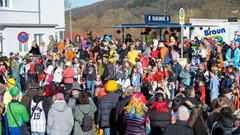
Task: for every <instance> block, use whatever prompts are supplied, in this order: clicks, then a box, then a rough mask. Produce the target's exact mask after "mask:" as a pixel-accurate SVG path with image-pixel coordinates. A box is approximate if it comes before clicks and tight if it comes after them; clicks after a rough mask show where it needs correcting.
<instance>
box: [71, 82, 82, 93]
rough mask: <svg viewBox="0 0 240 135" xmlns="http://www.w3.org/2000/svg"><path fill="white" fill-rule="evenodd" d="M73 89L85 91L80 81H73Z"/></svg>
mask: <svg viewBox="0 0 240 135" xmlns="http://www.w3.org/2000/svg"><path fill="white" fill-rule="evenodd" d="M72 90H78V91H83V90H84V88H83V85H80V84H79V83H77V82H74V83H73V86H72Z"/></svg>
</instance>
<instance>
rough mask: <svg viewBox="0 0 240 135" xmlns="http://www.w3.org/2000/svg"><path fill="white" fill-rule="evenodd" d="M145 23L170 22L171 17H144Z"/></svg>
mask: <svg viewBox="0 0 240 135" xmlns="http://www.w3.org/2000/svg"><path fill="white" fill-rule="evenodd" d="M144 22H145V23H163V22H170V16H168V15H144Z"/></svg>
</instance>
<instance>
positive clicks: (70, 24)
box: [69, 1, 72, 41]
mask: <svg viewBox="0 0 240 135" xmlns="http://www.w3.org/2000/svg"><path fill="white" fill-rule="evenodd" d="M69 31H70V40H71V41H72V3H71V1H70V10H69Z"/></svg>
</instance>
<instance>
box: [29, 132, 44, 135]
mask: <svg viewBox="0 0 240 135" xmlns="http://www.w3.org/2000/svg"><path fill="white" fill-rule="evenodd" d="M31 135H45V132H32V133H31Z"/></svg>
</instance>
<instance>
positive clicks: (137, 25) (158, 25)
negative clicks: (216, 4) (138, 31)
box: [110, 23, 217, 28]
mask: <svg viewBox="0 0 240 135" xmlns="http://www.w3.org/2000/svg"><path fill="white" fill-rule="evenodd" d="M166 27H175V28H176V27H181V25H180V24H179V23H130V24H120V25H116V26H112V27H110V28H166ZM183 27H217V26H216V25H192V24H190V23H186V24H184V25H183Z"/></svg>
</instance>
